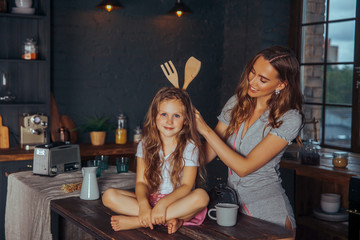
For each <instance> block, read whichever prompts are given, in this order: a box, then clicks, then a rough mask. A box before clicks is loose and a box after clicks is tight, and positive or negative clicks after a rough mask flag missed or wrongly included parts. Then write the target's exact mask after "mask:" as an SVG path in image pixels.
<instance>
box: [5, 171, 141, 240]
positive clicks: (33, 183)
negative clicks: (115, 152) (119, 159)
mask: <svg viewBox="0 0 360 240" xmlns="http://www.w3.org/2000/svg"><path fill="white" fill-rule="evenodd" d="M135 179H136V174H135V173H133V172H129V173H121V174H117V173H116V168H115V167H114V166H110V167H109V169H108V170H105V171H103V172H102V173H101V177H100V178H98V185H99V188H100V191H101V193H103V192H104V191H105V190H106V189H108V188H109V187H115V188H121V189H132V188H135ZM78 182H82V174H81V171H77V172H72V173H63V174H59V175H57V176H55V177H47V176H38V175H34V174H33V173H32V171H24V172H18V173H13V174H10V175H9V177H8V192H7V199H6V212H5V234H6V235H5V236H6V239H7V240H17V239H19V240H20V239H21V240H26V239H29V240H30V239H32V240H35V239H36V240H41V239H44V240H51V239H52V235H51V219H50V201H51V200H52V199H60V198H67V197H75V196H80V191H74V192H72V193H65V192H64V191H63V190H62V189H61V186H62V185H63V184H68V183H78ZM84 201H85V200H84Z"/></svg>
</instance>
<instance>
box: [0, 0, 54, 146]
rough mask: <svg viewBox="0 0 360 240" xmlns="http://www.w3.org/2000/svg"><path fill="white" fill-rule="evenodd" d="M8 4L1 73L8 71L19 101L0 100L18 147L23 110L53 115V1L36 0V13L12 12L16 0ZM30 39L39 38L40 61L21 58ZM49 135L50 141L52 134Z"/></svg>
mask: <svg viewBox="0 0 360 240" xmlns="http://www.w3.org/2000/svg"><path fill="white" fill-rule="evenodd" d="M8 5H9V11H8V13H0V73H2V72H5V73H6V75H7V81H8V85H9V87H10V88H11V90H12V92H13V93H14V94H15V95H16V100H15V101H14V102H11V103H0V114H1V115H2V119H3V125H5V126H7V127H9V138H10V147H14V146H19V145H20V123H19V117H20V116H22V115H23V113H29V114H35V113H43V114H44V115H46V116H49V114H50V60H51V55H50V53H51V51H50V44H51V40H50V39H51V38H50V33H51V32H50V1H49V0H33V7H34V8H35V9H36V11H35V14H33V15H28V14H14V13H11V9H12V7H15V0H8ZM27 38H34V40H36V41H37V45H38V55H37V59H36V60H23V59H22V58H21V56H22V53H23V52H22V50H23V45H24V41H25V40H26V39H27ZM47 132H49V131H48V130H47ZM47 138H48V139H47V140H48V141H49V134H47Z"/></svg>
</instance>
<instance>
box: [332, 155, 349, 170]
mask: <svg viewBox="0 0 360 240" xmlns="http://www.w3.org/2000/svg"><path fill="white" fill-rule="evenodd" d="M332 162H333V165H334V167H339V168H345V167H346V166H347V165H348V153H347V152H334V153H333V160H332Z"/></svg>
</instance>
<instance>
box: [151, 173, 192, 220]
mask: <svg viewBox="0 0 360 240" xmlns="http://www.w3.org/2000/svg"><path fill="white" fill-rule="evenodd" d="M196 174H197V166H185V167H184V170H183V173H182V177H181V185H180V186H179V187H178V188H176V189H175V190H174V191H173V192H172V193H170V194H168V195H166V196H165V197H163V198H162V199H160V200H159V201H158V202H157V203H156V205H155V206H154V208H153V210H152V213H151V218H152V223H153V224H163V223H165V222H166V209H167V208H168V206H170V205H171V204H172V203H173V202H175V201H177V200H179V199H180V198H183V197H185V196H186V195H188V194H189V193H190V192H191V190H192V189H193V186H194V184H195V180H196Z"/></svg>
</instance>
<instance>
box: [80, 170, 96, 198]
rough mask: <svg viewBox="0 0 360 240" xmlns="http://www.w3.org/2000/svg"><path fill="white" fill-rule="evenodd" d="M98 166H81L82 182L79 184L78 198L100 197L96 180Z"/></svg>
mask: <svg viewBox="0 0 360 240" xmlns="http://www.w3.org/2000/svg"><path fill="white" fill-rule="evenodd" d="M97 168H98V167H83V168H82V169H81V171H82V174H83V182H82V185H81V192H80V199H83V200H96V199H98V198H99V197H100V194H99V186H98V183H97V180H96V169H97Z"/></svg>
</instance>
